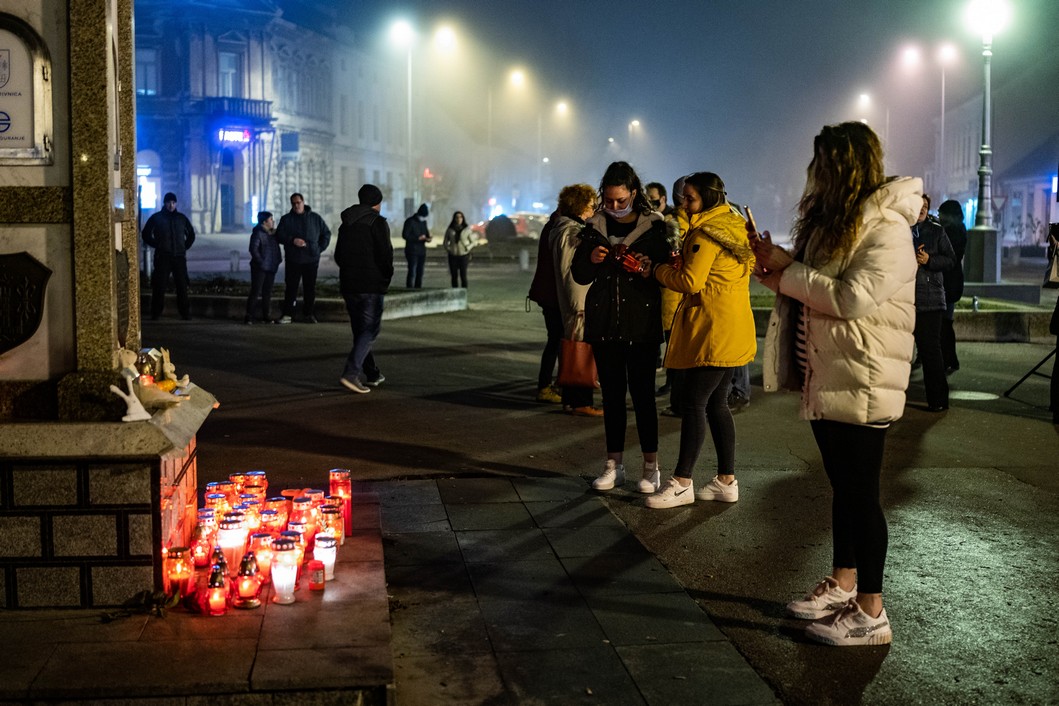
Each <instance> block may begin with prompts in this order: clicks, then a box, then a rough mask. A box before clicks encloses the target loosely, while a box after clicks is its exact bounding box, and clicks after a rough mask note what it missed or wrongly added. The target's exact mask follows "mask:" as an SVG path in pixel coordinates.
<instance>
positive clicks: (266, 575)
mask: <svg viewBox="0 0 1059 706" xmlns="http://www.w3.org/2000/svg"><path fill="white" fill-rule="evenodd" d="M250 551H252V552H253V553H254V557H255V558H256V559H257V570H258V575H259V576H260V577H261V582H262V583H268V582H269V581H270V580H271V573H272V535H271V534H269V533H268V532H258V533H256V534H252V535H250Z"/></svg>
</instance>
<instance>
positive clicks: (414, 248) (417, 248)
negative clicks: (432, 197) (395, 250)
mask: <svg viewBox="0 0 1059 706" xmlns="http://www.w3.org/2000/svg"><path fill="white" fill-rule="evenodd" d="M428 215H430V211H429V210H428V209H427V205H426V204H425V203H421V204H419V209H418V210H417V211H416V212H415V213H413V214H412V215H411V216H409V217H408V218H406V219H405V221H404V229H403V230H402V231H401V237H403V238H404V257H405V260H407V261H408V276H407V277H405V283H404V286H405V287H407V288H408V289H412V288H413V287H414V288H416V289H422V288H423V265H425V264H426V261H427V243H428V242H430V230H429V229H428V228H427V216H428Z"/></svg>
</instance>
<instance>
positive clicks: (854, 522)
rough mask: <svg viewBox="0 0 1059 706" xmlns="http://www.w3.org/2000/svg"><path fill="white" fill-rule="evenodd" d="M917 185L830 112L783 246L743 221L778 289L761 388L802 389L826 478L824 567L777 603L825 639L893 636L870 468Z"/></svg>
mask: <svg viewBox="0 0 1059 706" xmlns="http://www.w3.org/2000/svg"><path fill="white" fill-rule="evenodd" d="M922 191H923V186H922V181H920V180H919V179H914V178H909V177H904V178H895V179H887V178H886V177H885V176H884V172H883V152H882V144H881V143H880V141H879V138H878V136H877V135H876V134H875V133H874V132H873V131H872V129H871V128H870V127H868V126H867V125H865V124H864V123H859V122H847V123H841V124H839V125H829V126H827V127H825V128H824V129H823V131H822V132H820V134H819V135H817V136H816V139H815V141H814V143H813V160H812V162H811V163H810V164H809V170H808V176H807V181H806V185H805V192H804V194H803V195H802V199H801V201H800V202H799V204H798V218H797V220H796V221H795V224H794V228H793V236H794V250H793V253H788V252H787V251H786V250H784V249H783V248H781V247H779V246H776V245H773V244H772V243H771V240H769V239H768V238H767V237H758V236H757V234H756V233H751V245H752V247H753V248H754V254H755V255H756V257H757V267H756V268H755V275H756V276H757V277H758V278H759V279H760V281H761V283H762V284H764V285H765V286H766V287H768V288H769V289H771V290H772V291H774V292H776V303H775V306H774V308H773V310H772V314H771V316H770V318H769V325H768V332H767V334H766V336H765V360H764V365H763V372H764V382H765V391H766V392H774V391H776V390H778V389H785V390H794V391H799V392H800V393H801V397H802V402H801V417H802V418H803V419H808V420H809V422H810V424H811V426H812V430H813V436H815V437H816V443H817V445H818V446H819V448H820V454H821V456H822V457H823V463H824V470H825V471H826V472H827V477H828V479H829V480H830V481H831V489H832V491H833V498H832V501H831V532H832V539H833V556H832V569H831V575H830V576H826V577H825V578H824V579H823V580H822V581H820V583H819V584H817V586H816V587H815V588H813V589H812V590H811V591H810V592H809V593H808V595H806V596H805V598H804V599H801V600H796V601H793V602H791V603H789V604H788V605H787V613H788V614H789V615H792V616H794V617H796V618H803V619H810V620H814V622H813V623H811V624H810V625H809V626H808V628H806V631H805V632H806V636H807V637H809V638H810V639H812V640H816V641H819V642H824V643H827V644H831V645H838V646H849V645H881V644H886V643H889V642H890V641H891V640H892V636H893V633H892V630H891V627H890V622H889V619H888V618H887V615H886V610H885V609H884V608H883V601H882V584H883V568H884V565H885V563H886V548H887V542H888V535H887V527H886V517H885V515H884V514H883V509H882V505H881V503H880V501H879V480H880V476H881V474H882V462H883V451H884V448H885V443H886V430H887V429H888V428H889V426H890V424H891V423H892V422H894V421H895V420H897V419H899V418H900V417H901V415H902V414H903V413H904V408H905V389H906V388H907V386H908V377H909V373H910V371H911V361H912V343H913V336H912V331H913V329H914V327H915V317H916V312H915V290H916V267H917V265H916V257H915V251H914V249H913V248H911V247H909V245H910V242H909V240H910V237H909V232H908V229H909V227H910V226H911V225H912V224H914V223H915V222H916V220H917V214H918V213H919V210H920V206H921V204H922ZM762 235H764V236H767V231H766V233H764V234H762ZM761 441H763V442H765V443H767V442H768V441H769V439H768V434H767V432H764V433H762V435H761Z"/></svg>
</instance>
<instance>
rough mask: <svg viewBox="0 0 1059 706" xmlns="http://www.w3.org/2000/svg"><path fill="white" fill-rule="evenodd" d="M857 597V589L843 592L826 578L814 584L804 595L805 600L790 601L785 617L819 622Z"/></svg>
mask: <svg viewBox="0 0 1059 706" xmlns="http://www.w3.org/2000/svg"><path fill="white" fill-rule="evenodd" d="M856 597H857V587H856V586H854V587H853V590H852V591H843V590H842V589H841V588H840V587H839V585H838V581H836V580H835V579H834V578H832V577H830V576H827V577H825V578H824V580H823V581H821V582H820V583H818V584H816V586H814V587H813V590H811V591H809V593H807V594H805V598H803V599H801V600H798V601H791V602H790V603H788V604H787V615H789V616H791V617H793V618H801V619H802V620H819V619H820V618H825V617H827V616H829V615H831V614H832V613H834V612H835V611H836V610H841V609H842V608H845V607H846V604H847V603H849V599H850V598H856Z"/></svg>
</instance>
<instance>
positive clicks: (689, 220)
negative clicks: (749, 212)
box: [676, 203, 754, 263]
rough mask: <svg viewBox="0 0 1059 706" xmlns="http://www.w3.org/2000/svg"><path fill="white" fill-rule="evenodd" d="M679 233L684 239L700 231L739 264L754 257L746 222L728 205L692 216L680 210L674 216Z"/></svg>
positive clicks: (724, 204)
mask: <svg viewBox="0 0 1059 706" xmlns="http://www.w3.org/2000/svg"><path fill="white" fill-rule="evenodd" d="M676 219H677V223H678V224H679V225H680V231H681V232H682V233H684V237H685V238H686V237H687V236H688V235H689V234H690V233H691V232H692V231H700V232H701V233H702V234H703V235H705V236H706V237H707V238H709V239H710V240H712V241H714V242H715V243H717V244H718V245H719V246H721V247H722V248H723V249H724V250H727V251H728V252H729V253H731V255H732V257H734V258H735V259H736V261H738V262H739V263H744V262H749V261H750V260H751V259H752V258H753V257H754V251H753V250H751V249H750V240H749V239H748V238H747V236H746V226H745V225H744V224H745V223H746V221H744V220H743V217H742V216H740V215H738V214H736V213H734V212H733V211H732V208H731V206H730V205H729V204H728V203H723V204H721V205H720V206H715V207H714V208H711V209H710V210H708V211H703V212H702V213H696V214H694V215H692V216H688V214H687V213H686V212H685V211H684V210H683V209H681V210H680V211H679V212H678V213H677V214H676Z"/></svg>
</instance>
